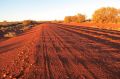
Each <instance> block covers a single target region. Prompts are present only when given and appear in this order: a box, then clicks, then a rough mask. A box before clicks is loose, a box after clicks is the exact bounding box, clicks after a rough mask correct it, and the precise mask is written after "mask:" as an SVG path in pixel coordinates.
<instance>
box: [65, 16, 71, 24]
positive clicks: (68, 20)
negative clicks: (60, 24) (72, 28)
mask: <svg viewBox="0 0 120 79" xmlns="http://www.w3.org/2000/svg"><path fill="white" fill-rule="evenodd" d="M64 22H66V23H69V22H72V20H71V16H66V17H65V18H64Z"/></svg>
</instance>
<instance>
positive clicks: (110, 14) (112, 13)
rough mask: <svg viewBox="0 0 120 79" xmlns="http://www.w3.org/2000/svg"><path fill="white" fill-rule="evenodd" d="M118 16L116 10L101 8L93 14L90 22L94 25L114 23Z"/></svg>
mask: <svg viewBox="0 0 120 79" xmlns="http://www.w3.org/2000/svg"><path fill="white" fill-rule="evenodd" d="M119 15H120V14H119V11H118V9H116V8H113V7H103V8H100V9H98V10H96V11H95V12H94V14H93V18H92V20H93V22H96V23H116V22H117V20H118V16H119Z"/></svg>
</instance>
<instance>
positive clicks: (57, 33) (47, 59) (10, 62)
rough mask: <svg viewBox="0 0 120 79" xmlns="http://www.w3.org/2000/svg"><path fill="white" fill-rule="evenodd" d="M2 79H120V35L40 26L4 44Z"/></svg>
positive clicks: (1, 49) (0, 52) (0, 63)
mask: <svg viewBox="0 0 120 79" xmlns="http://www.w3.org/2000/svg"><path fill="white" fill-rule="evenodd" d="M0 79H120V32H118V31H108V30H100V29H96V28H90V27H83V26H70V25H62V24H52V23H44V24H40V25H38V26H36V27H33V29H31V30H30V31H28V32H26V33H24V34H22V35H21V36H18V37H14V38H11V39H8V40H6V41H2V42H0Z"/></svg>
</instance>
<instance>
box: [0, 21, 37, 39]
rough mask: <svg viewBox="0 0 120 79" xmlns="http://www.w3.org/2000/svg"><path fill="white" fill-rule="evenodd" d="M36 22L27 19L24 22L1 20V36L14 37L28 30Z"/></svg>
mask: <svg viewBox="0 0 120 79" xmlns="http://www.w3.org/2000/svg"><path fill="white" fill-rule="evenodd" d="M34 24H36V22H35V21H31V20H25V21H23V22H13V23H12V22H11V23H9V22H6V23H5V22H3V23H2V22H1V24H0V38H3V37H5V38H6V37H14V36H16V35H19V34H21V33H23V32H25V31H26V30H28V29H30V28H32V27H33V26H34Z"/></svg>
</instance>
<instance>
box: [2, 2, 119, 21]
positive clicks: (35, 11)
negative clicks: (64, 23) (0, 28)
mask: <svg viewBox="0 0 120 79" xmlns="http://www.w3.org/2000/svg"><path fill="white" fill-rule="evenodd" d="M101 7H115V8H118V9H120V0H0V21H4V20H7V21H22V20H28V19H29V20H39V21H41V20H63V19H64V17H65V16H72V15H75V14H77V13H82V14H85V15H86V17H87V18H88V19H89V18H91V16H92V14H93V13H94V11H95V10H96V9H98V8H101Z"/></svg>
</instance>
